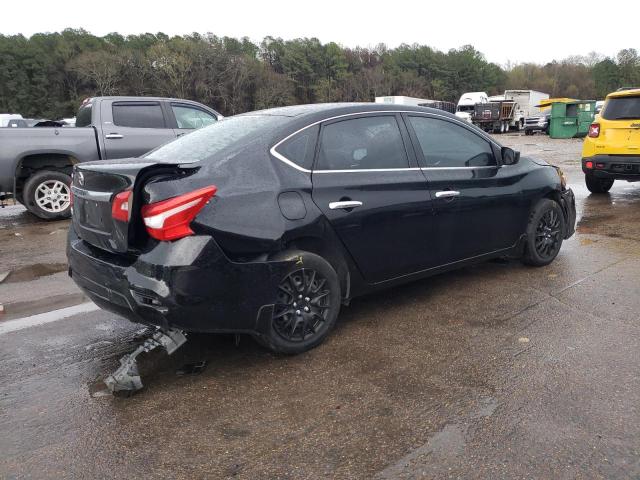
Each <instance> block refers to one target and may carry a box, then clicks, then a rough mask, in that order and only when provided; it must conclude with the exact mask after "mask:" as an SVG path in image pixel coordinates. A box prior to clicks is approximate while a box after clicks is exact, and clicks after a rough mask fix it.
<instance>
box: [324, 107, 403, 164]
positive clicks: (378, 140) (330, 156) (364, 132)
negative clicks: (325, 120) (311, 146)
mask: <svg viewBox="0 0 640 480" xmlns="http://www.w3.org/2000/svg"><path fill="white" fill-rule="evenodd" d="M408 166H409V160H408V158H407V152H406V150H405V148H404V142H403V141H402V135H401V133H400V127H399V126H398V122H397V121H396V118H395V117H394V116H390V115H386V116H375V117H362V118H354V119H351V120H343V121H340V122H336V123H331V124H329V125H326V126H325V127H323V129H322V140H321V143H320V153H319V156H318V164H317V165H316V169H318V170H357V169H366V170H369V169H380V168H385V169H387V168H406V167H408Z"/></svg>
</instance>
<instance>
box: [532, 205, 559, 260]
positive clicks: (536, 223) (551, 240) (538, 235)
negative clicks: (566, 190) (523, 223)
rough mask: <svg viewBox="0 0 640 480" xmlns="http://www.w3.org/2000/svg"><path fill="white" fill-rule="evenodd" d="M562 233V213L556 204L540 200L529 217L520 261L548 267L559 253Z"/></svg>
mask: <svg viewBox="0 0 640 480" xmlns="http://www.w3.org/2000/svg"><path fill="white" fill-rule="evenodd" d="M564 231H565V224H564V213H563V212H562V208H561V207H560V205H559V204H558V202H555V201H553V200H550V199H548V198H545V199H542V200H540V201H539V202H538V204H537V205H536V206H535V207H534V209H533V210H532V212H531V215H530V216H529V224H528V225H527V232H526V234H527V243H526V246H525V253H524V256H523V257H522V261H523V262H524V263H525V264H527V265H533V266H535V267H542V266H544V265H549V264H550V263H551V262H553V260H554V259H555V258H556V256H557V255H558V252H560V247H561V246H562V239H563V236H564Z"/></svg>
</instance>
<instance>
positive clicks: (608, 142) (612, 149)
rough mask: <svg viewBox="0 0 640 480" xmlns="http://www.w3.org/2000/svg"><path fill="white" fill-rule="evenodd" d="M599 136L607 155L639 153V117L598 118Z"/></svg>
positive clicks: (604, 152)
mask: <svg viewBox="0 0 640 480" xmlns="http://www.w3.org/2000/svg"><path fill="white" fill-rule="evenodd" d="M600 136H601V137H602V139H601V140H600V142H599V143H602V144H603V145H604V146H605V148H604V150H606V151H602V152H598V153H603V154H608V155H640V119H638V120H627V119H625V120H605V119H601V120H600Z"/></svg>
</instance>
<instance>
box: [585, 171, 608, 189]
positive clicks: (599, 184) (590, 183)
mask: <svg viewBox="0 0 640 480" xmlns="http://www.w3.org/2000/svg"><path fill="white" fill-rule="evenodd" d="M584 181H585V183H586V184H587V189H588V190H589V191H590V192H591V193H607V192H608V191H609V190H611V187H613V182H614V181H613V180H611V179H609V178H596V177H593V176H591V175H585V176H584Z"/></svg>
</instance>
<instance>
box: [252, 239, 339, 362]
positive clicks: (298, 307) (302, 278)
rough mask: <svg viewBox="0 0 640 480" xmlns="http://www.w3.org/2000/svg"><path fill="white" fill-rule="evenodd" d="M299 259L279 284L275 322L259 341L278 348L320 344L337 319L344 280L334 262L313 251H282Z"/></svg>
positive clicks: (293, 351) (288, 349)
mask: <svg viewBox="0 0 640 480" xmlns="http://www.w3.org/2000/svg"><path fill="white" fill-rule="evenodd" d="M289 258H290V259H296V261H295V262H294V263H292V265H291V267H290V269H289V271H288V272H287V273H286V274H285V275H284V277H283V278H282V279H281V281H280V283H279V284H278V285H277V286H276V287H275V291H274V305H275V307H274V309H273V315H272V318H271V325H270V328H269V331H268V333H267V334H266V335H262V336H260V337H258V341H259V342H260V343H262V344H263V345H264V346H266V347H267V348H269V349H270V350H273V351H274V352H279V353H286V354H296V353H302V352H305V351H307V350H310V349H312V348H314V347H316V346H318V345H319V344H320V343H322V341H324V339H325V338H326V337H327V335H328V334H329V332H330V331H331V329H332V328H333V326H334V325H335V323H336V319H337V318H338V312H339V311H340V282H339V281H338V275H337V273H336V271H335V270H334V269H333V267H332V266H331V264H329V262H327V261H326V260H325V259H324V258H322V257H320V256H318V255H316V254H313V253H309V252H303V251H296V252H287V253H286V254H284V255H279V256H278V257H276V258H275V259H276V260H284V259H289Z"/></svg>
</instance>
